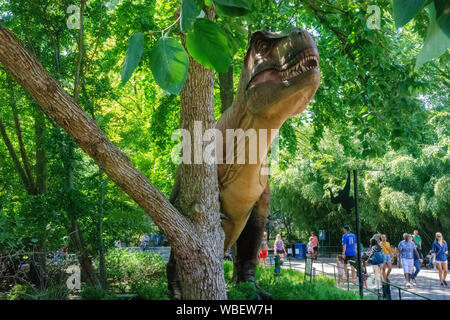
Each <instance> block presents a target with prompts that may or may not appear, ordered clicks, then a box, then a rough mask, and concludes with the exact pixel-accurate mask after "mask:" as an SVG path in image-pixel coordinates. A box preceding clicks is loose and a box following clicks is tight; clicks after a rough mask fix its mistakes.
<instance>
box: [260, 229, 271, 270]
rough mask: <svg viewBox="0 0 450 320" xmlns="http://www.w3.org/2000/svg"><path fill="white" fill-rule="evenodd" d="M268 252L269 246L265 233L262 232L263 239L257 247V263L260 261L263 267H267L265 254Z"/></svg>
mask: <svg viewBox="0 0 450 320" xmlns="http://www.w3.org/2000/svg"><path fill="white" fill-rule="evenodd" d="M268 252H269V244H268V243H267V232H264V235H263V238H262V240H261V245H260V246H259V263H261V260H262V261H263V262H264V267H266V266H267V254H268Z"/></svg>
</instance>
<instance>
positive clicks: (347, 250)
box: [342, 226, 357, 282]
mask: <svg viewBox="0 0 450 320" xmlns="http://www.w3.org/2000/svg"><path fill="white" fill-rule="evenodd" d="M356 246H357V243H356V236H355V235H354V234H353V233H351V232H350V227H349V226H345V227H344V235H343V236H342V255H343V257H344V269H345V275H346V279H345V281H348V269H347V263H348V262H349V261H350V260H353V261H356ZM350 268H351V269H352V280H351V282H355V268H354V267H353V265H352V264H350Z"/></svg>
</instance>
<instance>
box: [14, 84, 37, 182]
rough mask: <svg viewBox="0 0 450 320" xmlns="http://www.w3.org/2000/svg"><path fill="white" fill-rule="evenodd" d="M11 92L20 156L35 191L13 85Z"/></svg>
mask: <svg viewBox="0 0 450 320" xmlns="http://www.w3.org/2000/svg"><path fill="white" fill-rule="evenodd" d="M10 90H11V109H12V112H13V118H14V126H15V129H16V135H17V141H18V142H19V148H20V149H19V150H20V156H21V158H22V163H23V167H24V169H25V173H26V175H27V178H28V183H29V185H30V188H32V189H34V188H35V183H34V179H33V174H32V172H31V166H30V161H29V160H28V156H27V153H26V150H25V144H24V143H23V137H22V128H21V126H20V119H19V113H18V112H17V106H16V101H15V98H14V92H13V88H12V85H11V86H10Z"/></svg>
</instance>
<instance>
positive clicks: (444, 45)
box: [416, 3, 450, 68]
mask: <svg viewBox="0 0 450 320" xmlns="http://www.w3.org/2000/svg"><path fill="white" fill-rule="evenodd" d="M427 9H428V12H429V13H430V25H429V27H428V33H427V35H426V37H425V41H424V44H423V48H422V50H421V51H420V52H419V54H418V55H417V59H416V68H418V67H420V66H421V65H422V64H424V63H425V62H427V61H430V60H431V59H433V58H436V57H439V56H440V55H441V54H443V53H445V52H446V51H447V50H448V48H450V38H449V37H447V36H446V35H445V33H444V31H443V30H442V29H441V28H439V25H438V23H437V21H436V9H435V6H434V4H433V3H431V4H429V5H428V6H427Z"/></svg>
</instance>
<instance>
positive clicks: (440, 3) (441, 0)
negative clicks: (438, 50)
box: [434, 0, 450, 38]
mask: <svg viewBox="0 0 450 320" xmlns="http://www.w3.org/2000/svg"><path fill="white" fill-rule="evenodd" d="M434 5H435V7H436V21H437V24H438V25H439V28H441V30H442V31H444V33H445V34H446V35H447V37H449V38H450V2H449V1H448V0H434Z"/></svg>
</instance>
